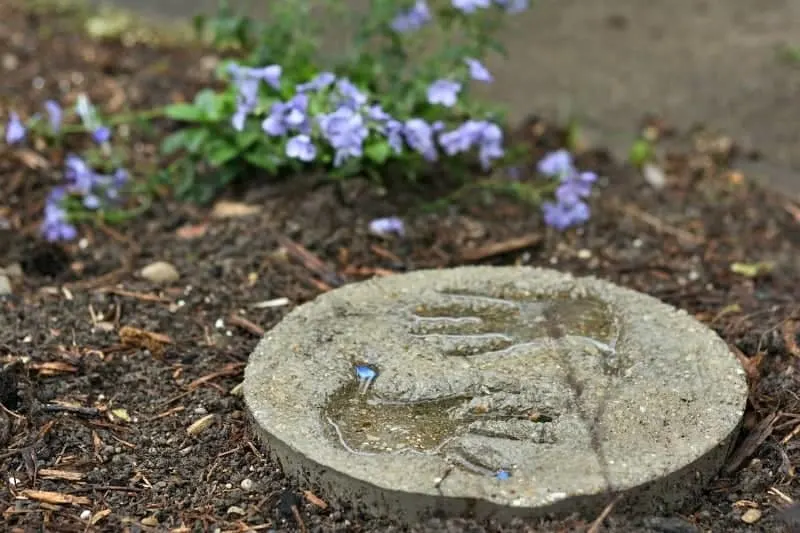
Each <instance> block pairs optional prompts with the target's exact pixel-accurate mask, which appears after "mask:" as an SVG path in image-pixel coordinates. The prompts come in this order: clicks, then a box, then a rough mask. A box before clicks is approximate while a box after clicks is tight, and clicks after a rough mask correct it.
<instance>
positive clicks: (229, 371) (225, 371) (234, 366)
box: [187, 363, 244, 391]
mask: <svg viewBox="0 0 800 533" xmlns="http://www.w3.org/2000/svg"><path fill="white" fill-rule="evenodd" d="M243 366H244V363H228V364H227V365H225V366H224V367H223V368H222V370H217V371H216V372H212V373H211V374H208V375H205V376H203V377H199V378H197V379H196V380H194V381H192V382H191V383H189V385H188V386H187V388H188V389H189V390H190V391H192V390H194V389H196V388H197V387H199V386H200V385H203V384H204V383H207V382H209V381H211V380H212V379H216V378H220V377H223V376H235V375H236V374H238V373H239V372H240V370H241V369H242V367H243Z"/></svg>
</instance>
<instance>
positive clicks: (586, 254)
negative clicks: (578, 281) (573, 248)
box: [578, 248, 592, 259]
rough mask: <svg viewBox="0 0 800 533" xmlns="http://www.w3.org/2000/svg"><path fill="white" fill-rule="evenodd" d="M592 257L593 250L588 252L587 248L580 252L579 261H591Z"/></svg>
mask: <svg viewBox="0 0 800 533" xmlns="http://www.w3.org/2000/svg"><path fill="white" fill-rule="evenodd" d="M590 257H592V251H591V250H587V249H586V248H583V249H581V250H578V258H579V259H589V258H590Z"/></svg>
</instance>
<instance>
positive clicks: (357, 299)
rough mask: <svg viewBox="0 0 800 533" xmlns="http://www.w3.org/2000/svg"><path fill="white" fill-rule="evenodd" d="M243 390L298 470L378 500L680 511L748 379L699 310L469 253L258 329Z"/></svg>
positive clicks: (733, 418) (503, 514)
mask: <svg viewBox="0 0 800 533" xmlns="http://www.w3.org/2000/svg"><path fill="white" fill-rule="evenodd" d="M244 395H245V401H246V404H247V407H248V409H249V411H250V413H251V415H252V417H253V419H254V423H255V426H256V427H257V429H258V433H259V434H260V436H261V437H263V440H264V441H265V443H266V444H267V447H268V448H269V450H270V452H271V454H272V456H273V458H275V459H276V460H278V461H279V462H280V464H281V465H282V467H283V469H284V471H285V472H286V473H287V474H288V475H291V476H295V477H297V478H300V480H301V482H302V483H304V484H311V485H313V486H316V487H317V490H320V491H321V495H322V496H324V497H326V498H329V499H332V500H339V501H342V502H347V503H348V504H350V505H354V506H356V507H357V508H359V509H360V510H362V511H363V512H368V513H371V514H378V515H389V516H392V517H395V518H399V519H403V520H408V521H416V520H420V519H424V518H426V517H429V516H443V515H444V516H448V515H449V516H454V515H457V516H466V515H470V516H476V517H492V518H496V519H501V520H502V519H509V518H511V517H525V516H533V515H552V514H563V513H572V512H580V513H596V512H598V511H599V510H600V509H602V508H603V507H604V506H605V505H607V504H608V503H609V502H610V501H611V499H612V496H613V495H615V494H620V495H621V499H620V500H619V501H618V503H617V505H616V507H615V511H617V512H635V513H643V514H651V513H659V512H666V511H667V510H668V509H670V508H674V507H676V506H679V505H680V504H682V503H684V502H685V501H686V500H687V499H688V498H691V497H693V496H694V495H695V494H696V493H697V492H698V491H699V490H700V489H701V488H702V487H703V485H704V483H705V482H706V481H708V480H709V479H710V478H711V477H712V476H714V475H715V474H716V473H717V471H718V469H719V468H720V467H721V465H722V462H723V460H724V459H725V456H726V455H727V453H728V451H729V448H730V446H731V445H732V443H733V441H734V439H735V437H736V434H737V432H738V427H739V423H740V420H741V417H742V414H743V410H744V406H745V400H746V395H747V387H746V383H745V377H744V372H743V371H742V369H741V368H740V366H739V364H738V362H737V361H736V359H735V358H734V357H733V356H732V355H731V353H730V351H729V350H728V347H727V345H726V344H725V342H724V341H722V340H721V339H720V338H719V337H718V336H717V335H716V334H715V333H714V332H713V331H711V330H709V329H708V328H706V327H705V326H704V325H702V324H700V323H699V322H697V321H696V320H695V319H694V318H692V317H691V316H689V315H688V314H687V313H686V312H684V311H680V310H676V309H675V308H673V307H671V306H668V305H666V304H664V303H662V302H659V301H658V300H656V299H654V298H652V297H649V296H647V295H644V294H640V293H637V292H635V291H631V290H628V289H624V288H621V287H618V286H616V285H613V284H611V283H608V282H605V281H600V280H597V279H594V278H573V277H571V276H569V275H566V274H562V273H559V272H555V271H552V270H544V269H534V268H523V267H520V268H516V267H508V268H505V267H503V268H492V267H465V268H456V269H449V270H437V271H418V272H414V273H410V274H403V275H395V276H390V277H386V278H381V279H374V280H370V281H367V282H362V283H355V284H352V285H348V286H345V287H343V288H340V289H337V290H334V291H331V292H329V293H326V294H323V295H321V296H319V297H318V298H317V299H315V300H314V301H312V302H310V303H307V304H305V305H302V306H300V307H298V308H297V309H295V310H294V311H292V312H291V313H290V314H289V315H288V316H287V317H286V318H285V319H284V320H283V321H282V322H281V323H280V324H278V325H277V326H276V327H275V328H274V329H273V330H272V331H270V332H269V333H268V334H267V335H266V336H265V337H264V339H263V340H262V341H261V342H260V343H259V345H258V346H257V348H256V350H255V351H254V353H253V354H252V356H251V358H250V362H249V364H248V366H247V369H246V372H245V380H244Z"/></svg>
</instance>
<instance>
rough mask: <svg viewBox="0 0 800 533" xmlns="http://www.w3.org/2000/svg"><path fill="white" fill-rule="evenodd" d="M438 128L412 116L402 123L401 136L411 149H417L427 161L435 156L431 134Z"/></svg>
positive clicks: (434, 158)
mask: <svg viewBox="0 0 800 533" xmlns="http://www.w3.org/2000/svg"><path fill="white" fill-rule="evenodd" d="M437 129H438V128H436V127H435V126H434V125H431V124H428V123H427V122H425V121H424V120H422V119H420V118H412V119H410V120H407V121H406V122H405V124H403V136H404V137H405V138H406V142H407V143H408V145H409V146H410V147H411V149H412V150H415V151H417V152H418V153H419V154H421V155H422V156H423V157H424V158H425V159H427V160H428V161H435V160H436V158H437V153H436V146H435V145H434V141H433V134H434V133H435V132H436V130H437Z"/></svg>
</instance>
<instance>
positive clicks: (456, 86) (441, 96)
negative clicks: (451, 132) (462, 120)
mask: <svg viewBox="0 0 800 533" xmlns="http://www.w3.org/2000/svg"><path fill="white" fill-rule="evenodd" d="M460 91H461V84H460V83H458V82H457V81H452V80H437V81H435V82H433V83H431V84H430V85H429V86H428V102H429V103H431V104H441V105H443V106H445V107H453V106H454V105H455V103H456V100H457V99H458V93H459V92H460Z"/></svg>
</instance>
